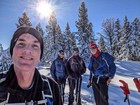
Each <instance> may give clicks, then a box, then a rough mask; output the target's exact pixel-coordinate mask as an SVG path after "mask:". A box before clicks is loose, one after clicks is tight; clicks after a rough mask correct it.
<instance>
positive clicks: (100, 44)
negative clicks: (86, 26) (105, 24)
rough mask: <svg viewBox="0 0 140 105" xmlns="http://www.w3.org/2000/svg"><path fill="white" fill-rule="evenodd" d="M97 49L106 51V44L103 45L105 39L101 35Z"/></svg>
mask: <svg viewBox="0 0 140 105" xmlns="http://www.w3.org/2000/svg"><path fill="white" fill-rule="evenodd" d="M99 49H100V51H103V52H106V46H105V41H104V38H103V36H100V40H99Z"/></svg>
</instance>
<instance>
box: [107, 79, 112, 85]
mask: <svg viewBox="0 0 140 105" xmlns="http://www.w3.org/2000/svg"><path fill="white" fill-rule="evenodd" d="M110 82H111V78H109V79H108V80H107V82H106V83H107V86H109V84H110Z"/></svg>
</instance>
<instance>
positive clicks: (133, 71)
mask: <svg viewBox="0 0 140 105" xmlns="http://www.w3.org/2000/svg"><path fill="white" fill-rule="evenodd" d="M116 66H117V71H116V75H115V77H114V79H113V80H112V82H111V84H110V86H109V103H110V105H128V103H127V102H124V101H123V100H124V98H125V96H124V94H123V91H122V90H121V89H120V88H119V86H122V84H121V83H120V82H119V80H120V79H122V80H125V82H127V83H128V85H129V89H130V95H129V98H130V104H131V105H140V93H139V92H138V91H137V89H136V87H135V84H134V82H133V78H134V77H138V78H140V62H131V61H127V62H126V61H121V62H116ZM39 69H40V70H39V71H40V73H41V74H43V75H45V76H50V71H49V69H48V68H46V67H40V68H39ZM88 78H89V70H87V72H86V73H85V74H84V75H83V82H82V91H81V96H82V105H95V101H94V98H93V92H92V89H91V88H87V81H88ZM68 91H69V88H68V85H66V88H65V105H67V100H68Z"/></svg>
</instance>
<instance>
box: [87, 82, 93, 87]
mask: <svg viewBox="0 0 140 105" xmlns="http://www.w3.org/2000/svg"><path fill="white" fill-rule="evenodd" d="M91 85H92V82H91V80H89V81H88V84H87V88H89V87H90V86H91Z"/></svg>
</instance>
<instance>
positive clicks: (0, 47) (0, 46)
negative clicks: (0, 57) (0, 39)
mask: <svg viewBox="0 0 140 105" xmlns="http://www.w3.org/2000/svg"><path fill="white" fill-rule="evenodd" d="M2 51H3V47H2V44H1V43H0V53H1V52H2Z"/></svg>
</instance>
